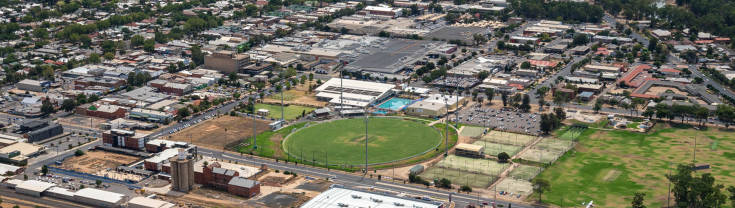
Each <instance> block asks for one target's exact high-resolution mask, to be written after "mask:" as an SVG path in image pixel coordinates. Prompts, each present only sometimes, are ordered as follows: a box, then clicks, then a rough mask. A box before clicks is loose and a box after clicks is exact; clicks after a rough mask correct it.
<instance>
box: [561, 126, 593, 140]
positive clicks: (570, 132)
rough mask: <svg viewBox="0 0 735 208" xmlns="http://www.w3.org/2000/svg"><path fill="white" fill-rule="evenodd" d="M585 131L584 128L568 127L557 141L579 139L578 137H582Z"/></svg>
mask: <svg viewBox="0 0 735 208" xmlns="http://www.w3.org/2000/svg"><path fill="white" fill-rule="evenodd" d="M586 130H587V128H584V127H575V126H572V127H569V129H567V131H565V132H564V134H562V135H561V136H559V139H563V140H573V139H574V138H577V137H579V135H582V133H584V131H586Z"/></svg>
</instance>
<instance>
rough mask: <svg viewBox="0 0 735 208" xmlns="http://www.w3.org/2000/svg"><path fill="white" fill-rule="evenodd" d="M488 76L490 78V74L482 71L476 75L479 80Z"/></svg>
mask: <svg viewBox="0 0 735 208" xmlns="http://www.w3.org/2000/svg"><path fill="white" fill-rule="evenodd" d="M432 65H433V64H432ZM489 76H490V72H488V71H487V70H482V71H481V72H480V73H477V79H479V80H485V78H487V77H489Z"/></svg>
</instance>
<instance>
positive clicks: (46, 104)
mask: <svg viewBox="0 0 735 208" xmlns="http://www.w3.org/2000/svg"><path fill="white" fill-rule="evenodd" d="M41 103H42V104H41V113H42V114H43V115H44V116H47V115H50V114H52V113H54V105H53V104H51V101H50V100H49V99H48V97H47V98H46V100H44V101H43V102H41Z"/></svg>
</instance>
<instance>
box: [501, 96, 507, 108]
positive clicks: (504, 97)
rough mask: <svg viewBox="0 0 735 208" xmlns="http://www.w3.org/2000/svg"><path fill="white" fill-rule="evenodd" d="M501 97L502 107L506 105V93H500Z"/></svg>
mask: <svg viewBox="0 0 735 208" xmlns="http://www.w3.org/2000/svg"><path fill="white" fill-rule="evenodd" d="M500 95H501V97H500V98H501V99H503V107H505V106H508V93H501V94H500Z"/></svg>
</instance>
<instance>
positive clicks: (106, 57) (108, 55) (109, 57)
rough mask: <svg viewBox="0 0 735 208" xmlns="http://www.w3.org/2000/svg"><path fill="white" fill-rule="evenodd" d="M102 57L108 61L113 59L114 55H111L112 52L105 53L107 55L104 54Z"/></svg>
mask: <svg viewBox="0 0 735 208" xmlns="http://www.w3.org/2000/svg"><path fill="white" fill-rule="evenodd" d="M104 57H105V59H107V60H108V61H109V60H112V59H115V54H114V53H112V52H107V53H105V55H104Z"/></svg>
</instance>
